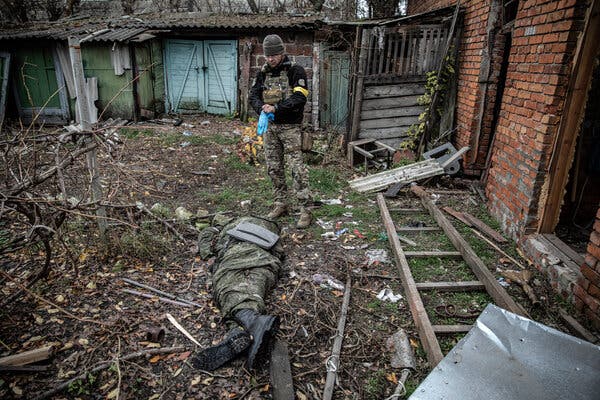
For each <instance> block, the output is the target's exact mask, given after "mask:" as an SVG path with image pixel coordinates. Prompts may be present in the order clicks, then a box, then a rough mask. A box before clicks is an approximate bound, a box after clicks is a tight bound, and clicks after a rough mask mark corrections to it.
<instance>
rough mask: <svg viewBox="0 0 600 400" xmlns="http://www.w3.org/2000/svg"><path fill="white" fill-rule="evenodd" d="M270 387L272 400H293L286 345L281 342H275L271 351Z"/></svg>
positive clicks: (292, 383)
mask: <svg viewBox="0 0 600 400" xmlns="http://www.w3.org/2000/svg"><path fill="white" fill-rule="evenodd" d="M269 367H270V371H271V387H272V388H273V389H272V395H273V400H294V397H295V396H294V382H293V381H292V369H291V367H290V359H289V354H288V347H287V344H286V343H285V342H284V341H282V340H279V339H277V340H275V344H274V345H273V350H272V351H271V362H270V364H269Z"/></svg>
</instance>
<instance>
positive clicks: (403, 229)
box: [396, 226, 441, 232]
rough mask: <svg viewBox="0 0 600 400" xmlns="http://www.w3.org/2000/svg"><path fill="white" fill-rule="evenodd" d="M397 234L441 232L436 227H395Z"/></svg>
mask: <svg viewBox="0 0 600 400" xmlns="http://www.w3.org/2000/svg"><path fill="white" fill-rule="evenodd" d="M396 231H397V232H436V231H441V229H440V228H438V227H437V226H397V227H396Z"/></svg>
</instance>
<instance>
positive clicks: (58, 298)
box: [54, 294, 65, 303]
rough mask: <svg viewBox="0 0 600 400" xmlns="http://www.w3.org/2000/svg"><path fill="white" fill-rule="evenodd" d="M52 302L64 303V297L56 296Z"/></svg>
mask: <svg viewBox="0 0 600 400" xmlns="http://www.w3.org/2000/svg"><path fill="white" fill-rule="evenodd" d="M54 300H55V301H56V302H57V303H64V302H65V296H63V295H62V294H59V295H58V296H56V297H55V298H54Z"/></svg>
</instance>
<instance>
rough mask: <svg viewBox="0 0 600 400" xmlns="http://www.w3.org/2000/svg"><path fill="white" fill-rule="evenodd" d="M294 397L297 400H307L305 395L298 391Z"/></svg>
mask: <svg viewBox="0 0 600 400" xmlns="http://www.w3.org/2000/svg"><path fill="white" fill-rule="evenodd" d="M296 397H297V398H298V400H308V397H306V395H305V394H304V393H302V392H301V391H299V390H297V391H296Z"/></svg>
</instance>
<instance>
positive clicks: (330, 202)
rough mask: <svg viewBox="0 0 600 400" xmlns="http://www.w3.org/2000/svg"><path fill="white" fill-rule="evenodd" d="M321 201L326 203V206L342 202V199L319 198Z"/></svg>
mask: <svg viewBox="0 0 600 400" xmlns="http://www.w3.org/2000/svg"><path fill="white" fill-rule="evenodd" d="M321 203H323V204H327V205H328V206H332V205H334V204H342V200H340V199H329V200H321Z"/></svg>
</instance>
